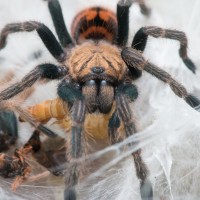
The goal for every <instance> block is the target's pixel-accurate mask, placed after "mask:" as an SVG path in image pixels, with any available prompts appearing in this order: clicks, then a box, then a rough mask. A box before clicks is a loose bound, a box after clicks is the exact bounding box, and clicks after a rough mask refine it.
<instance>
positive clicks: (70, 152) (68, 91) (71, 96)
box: [58, 80, 86, 200]
mask: <svg viewBox="0 0 200 200" xmlns="http://www.w3.org/2000/svg"><path fill="white" fill-rule="evenodd" d="M58 95H59V96H60V98H61V99H62V100H63V101H65V102H67V103H68V104H69V105H70V106H71V111H72V114H71V120H72V128H71V137H70V139H68V141H67V147H66V148H67V153H66V155H67V160H68V161H69V162H70V163H69V167H70V168H69V170H67V173H66V180H65V184H66V188H65V193H64V199H65V200H76V192H75V189H74V186H75V185H76V184H77V183H78V180H79V177H80V175H81V172H83V171H84V169H83V166H81V164H80V163H78V162H77V161H76V159H77V158H80V157H81V156H82V153H83V148H82V146H83V138H84V137H83V133H82V131H83V122H84V119H85V113H86V105H85V101H84V96H83V95H82V93H81V91H80V90H79V89H78V88H77V85H75V84H73V83H72V82H70V81H66V80H63V82H62V83H61V84H60V85H59V87H58Z"/></svg>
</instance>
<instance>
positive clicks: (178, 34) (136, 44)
mask: <svg viewBox="0 0 200 200" xmlns="http://www.w3.org/2000/svg"><path fill="white" fill-rule="evenodd" d="M148 36H152V37H155V38H158V37H161V38H169V39H172V40H177V41H179V42H180V49H179V55H180V57H181V58H182V60H183V62H184V63H185V65H186V66H187V68H188V69H189V70H191V71H192V72H193V73H195V71H196V66H195V65H194V63H193V62H192V60H191V59H190V58H189V57H188V55H187V47H188V41H187V37H186V35H185V33H184V32H182V31H177V30H170V29H162V28H159V27H156V26H147V27H142V28H141V29H140V30H139V31H138V32H137V33H136V35H135V37H134V39H133V42H132V47H133V48H134V49H137V50H140V51H144V49H145V47H146V43H147V39H148Z"/></svg>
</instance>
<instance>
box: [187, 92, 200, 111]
mask: <svg viewBox="0 0 200 200" xmlns="http://www.w3.org/2000/svg"><path fill="white" fill-rule="evenodd" d="M185 101H186V102H187V103H188V104H189V105H190V106H191V107H192V108H196V109H199V106H200V100H199V99H198V98H197V97H195V96H193V95H191V94H189V95H187V96H186V97H185Z"/></svg>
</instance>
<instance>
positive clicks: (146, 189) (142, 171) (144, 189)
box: [116, 91, 153, 200]
mask: <svg viewBox="0 0 200 200" xmlns="http://www.w3.org/2000/svg"><path fill="white" fill-rule="evenodd" d="M116 106H117V113H118V116H119V119H120V121H121V122H122V123H123V125H124V129H125V134H126V137H129V136H131V135H133V134H134V133H136V132H137V130H136V126H135V123H134V120H133V117H132V113H131V109H130V107H129V99H128V97H127V95H124V94H123V93H121V92H120V91H118V93H117V94H116ZM135 144H136V142H134V143H132V144H129V145H130V146H132V145H135ZM132 156H133V158H134V163H135V168H136V175H137V177H138V178H139V179H140V192H141V198H142V200H152V199H153V190H152V185H151V183H150V181H149V180H148V178H147V177H148V169H147V166H146V164H145V163H144V161H143V160H142V157H141V149H138V150H136V151H134V152H133V153H132Z"/></svg>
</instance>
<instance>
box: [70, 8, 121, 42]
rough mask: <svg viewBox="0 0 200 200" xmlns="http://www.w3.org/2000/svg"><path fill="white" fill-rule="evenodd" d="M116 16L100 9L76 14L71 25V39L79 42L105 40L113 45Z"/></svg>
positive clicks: (86, 10) (115, 32)
mask: <svg viewBox="0 0 200 200" xmlns="http://www.w3.org/2000/svg"><path fill="white" fill-rule="evenodd" d="M117 26H118V25H117V18H116V15H115V14H114V13H113V12H112V11H110V10H108V9H104V8H101V7H93V8H89V9H85V10H83V11H81V12H80V13H78V14H77V15H76V17H75V19H74V21H73V23H72V37H73V38H74V39H75V40H76V42H77V43H80V41H81V40H86V39H92V40H102V39H104V40H107V41H109V42H111V43H113V42H114V41H115V40H116V38H117Z"/></svg>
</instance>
